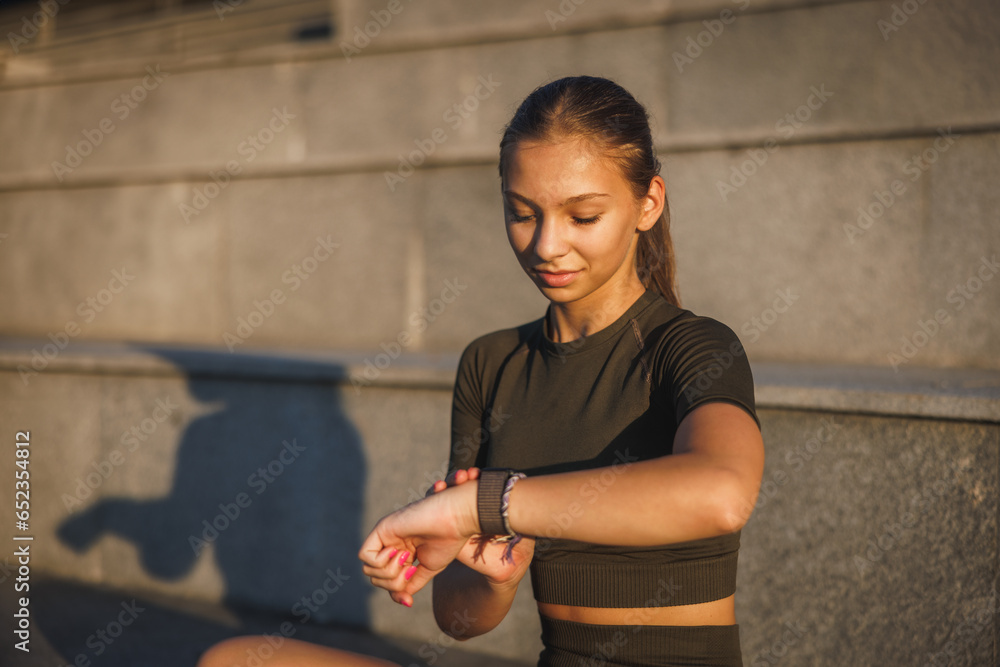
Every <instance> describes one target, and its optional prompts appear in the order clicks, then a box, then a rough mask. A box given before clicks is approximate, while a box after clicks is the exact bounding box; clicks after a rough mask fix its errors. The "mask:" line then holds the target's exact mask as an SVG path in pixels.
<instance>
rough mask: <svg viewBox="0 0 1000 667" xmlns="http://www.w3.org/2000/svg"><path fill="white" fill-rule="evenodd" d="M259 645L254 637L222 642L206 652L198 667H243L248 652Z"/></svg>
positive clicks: (199, 660) (234, 638) (235, 638)
mask: <svg viewBox="0 0 1000 667" xmlns="http://www.w3.org/2000/svg"><path fill="white" fill-rule="evenodd" d="M256 645H257V642H256V641H255V639H254V637H233V638H232V639H226V640H225V641H221V642H219V643H218V644H216V645H215V646H212V647H211V648H210V649H208V650H207V651H205V652H204V653H203V654H202V656H201V658H199V659H198V665H197V667H242V666H243V665H244V664H245V662H241V661H243V659H244V658H245V657H246V655H247V651H248V650H250V651H252V650H253V648H254V647H255V646H256Z"/></svg>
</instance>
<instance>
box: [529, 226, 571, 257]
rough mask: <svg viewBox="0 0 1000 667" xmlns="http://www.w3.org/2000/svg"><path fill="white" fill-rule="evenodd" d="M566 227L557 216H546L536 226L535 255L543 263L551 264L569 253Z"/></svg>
mask: <svg viewBox="0 0 1000 667" xmlns="http://www.w3.org/2000/svg"><path fill="white" fill-rule="evenodd" d="M565 232H566V230H565V226H564V225H562V224H560V223H559V221H558V220H557V219H556V218H555V216H544V217H542V219H541V220H540V221H539V222H538V224H537V225H536V226H535V238H534V245H535V248H534V250H535V255H536V256H537V257H538V259H540V260H541V261H543V262H551V261H553V260H555V259H558V258H560V257H562V256H563V255H565V254H566V253H567V252H569V244H568V243H567V242H566V235H565Z"/></svg>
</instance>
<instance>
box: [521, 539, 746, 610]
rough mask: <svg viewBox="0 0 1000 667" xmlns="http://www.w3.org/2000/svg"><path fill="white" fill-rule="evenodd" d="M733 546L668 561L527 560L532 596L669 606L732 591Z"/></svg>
mask: <svg viewBox="0 0 1000 667" xmlns="http://www.w3.org/2000/svg"><path fill="white" fill-rule="evenodd" d="M737 557H738V552H737V551H733V552H730V553H725V554H722V555H719V556H715V557H712V558H701V559H698V560H688V561H674V562H668V563H657V562H637V563H630V564H623V563H601V562H591V563H586V562H583V563H581V562H574V561H571V562H565V561H564V562H551V561H550V562H545V561H534V562H532V564H531V585H532V588H533V589H534V595H535V600H537V601H538V602H545V603H549V604H564V605H573V606H577V607H614V608H639V607H674V606H680V605H688V604H696V603H700V602H711V601H713V600H721V599H723V598H726V597H729V596H730V595H733V594H734V593H735V592H736V560H737Z"/></svg>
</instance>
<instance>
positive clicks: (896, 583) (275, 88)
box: [0, 0, 1000, 665]
mask: <svg viewBox="0 0 1000 667" xmlns="http://www.w3.org/2000/svg"><path fill="white" fill-rule="evenodd" d="M320 5H323V3H315V2H311V1H310V2H301V3H270V2H262V1H260V2H256V3H254V2H250V1H249V0H248V1H247V2H245V3H243V4H242V5H240V6H239V7H234V9H233V11H232V12H227V13H226V14H225V16H224V17H221V19H220V17H219V16H217V15H216V13H215V12H214V11H212V10H207V11H205V12H202V13H198V12H181V13H173V14H168V15H165V16H162V17H160V18H158V19H157V20H155V21H152V22H149V21H146V22H143V21H142V20H139V19H135V20H129V21H125V22H121V23H116V24H114V25H111V24H107V25H105V24H104V23H99V28H100V29H99V30H98V29H97V28H93V29H88V28H86V24H85V22H82V20H81V21H77V22H76V23H73V21H71V20H70V19H69V18H67V19H66V21H64V22H63V24H61V25H63V28H64V29H65V30H66V32H65V33H60V32H59V28H58V26H59V25H60V24H59V23H58V20H57V22H56V28H55V32H54V33H52V34H50V35H49V36H48V37H46V38H45V39H42V38H41V37H39V38H36V41H31V42H30V43H29V44H28V45H26V46H24V47H23V48H22V49H20V51H19V53H17V54H16V55H15V54H13V52H12V51H4V52H3V57H2V58H0V61H2V64H3V70H2V71H3V78H2V79H0V138H2V139H3V144H4V150H3V151H2V152H0V285H3V289H0V313H3V315H2V317H0V335H2V336H3V337H4V339H3V341H2V343H3V344H2V345H0V382H2V384H0V387H2V388H0V424H3V426H4V428H6V429H7V432H8V433H10V432H13V431H15V430H23V429H30V430H31V431H32V434H33V435H32V439H33V445H32V446H33V447H34V450H33V451H34V452H35V454H34V458H33V459H32V466H33V475H34V478H35V479H36V480H39V481H38V482H37V483H38V487H37V493H38V500H37V504H36V505H35V507H34V514H33V526H34V528H35V529H36V530H37V533H36V535H37V539H38V542H37V545H38V549H37V552H36V553H37V561H36V562H35V565H36V566H37V567H39V568H40V569H41V570H43V571H45V572H48V573H49V574H51V575H53V576H57V577H63V578H67V579H70V580H78V581H82V582H87V583H92V584H102V585H108V586H111V587H116V588H122V589H129V590H145V591H151V592H154V593H157V594H167V595H180V596H190V597H196V598H199V599H204V600H218V601H223V602H225V603H227V604H228V605H230V606H233V607H235V606H238V605H241V604H249V605H252V606H259V607H263V608H268V609H272V610H276V611H278V612H281V613H289V614H293V615H294V614H295V611H294V608H293V605H294V604H295V600H296V599H298V598H299V597H301V595H307V594H309V593H310V592H311V591H313V590H315V589H316V587H317V586H318V585H320V584H321V583H322V582H323V580H324V578H325V577H326V576H327V575H326V571H327V570H328V569H330V568H331V567H332V568H333V570H334V571H336V570H337V568H340V570H341V572H342V574H344V575H346V576H347V577H348V579H346V580H345V581H346V582H347V583H346V584H345V586H344V587H343V589H342V591H341V592H339V593H338V594H337V596H335V597H334V598H332V599H331V600H330V601H329V603H327V604H325V605H324V606H323V608H322V609H321V610H320V611H319V612H317V613H316V614H315V616H314V617H315V619H318V620H321V621H336V622H342V623H351V624H365V625H369V626H371V627H373V628H374V629H376V630H378V631H380V632H384V633H387V634H397V635H398V634H403V635H406V636H409V637H410V638H412V639H416V640H419V641H427V642H433V641H434V640H435V638H437V637H438V636H439V634H438V631H437V630H436V628H434V626H433V621H432V620H431V617H430V615H429V613H427V612H428V602H429V601H428V600H426V599H422V598H421V599H419V600H418V604H417V607H418V609H416V610H414V611H416V613H413V612H412V611H410V610H405V609H402V608H399V607H398V606H396V605H393V604H391V603H390V602H389V601H388V600H387V599H385V598H384V596H378V595H374V591H373V590H372V589H371V588H370V587H368V586H367V584H366V583H365V581H364V580H363V577H361V575H360V572H359V570H358V569H357V566H356V564H355V563H356V561H355V560H354V553H355V551H356V549H357V545H358V541H359V540H360V538H361V536H362V535H363V534H364V533H365V532H366V530H367V528H368V527H369V526H370V525H371V524H372V523H373V522H374V521H375V520H376V519H377V518H378V517H379V516H381V515H382V514H384V513H386V512H388V511H390V510H391V509H393V508H394V507H396V506H397V505H398V504H400V503H402V502H406V500H407V499H408V498H409V496H410V493H411V491H412V492H419V491H422V490H423V488H425V486H426V484H427V483H428V481H429V479H428V478H429V477H433V476H434V473H436V472H438V471H439V470H440V468H441V466H442V464H443V461H444V456H445V450H446V447H447V443H446V439H447V419H448V414H447V412H448V411H447V407H448V400H449V399H448V389H449V386H450V382H451V377H452V373H453V368H454V362H455V355H456V354H457V352H458V351H460V350H461V348H462V347H463V346H464V345H465V344H466V343H467V342H468V341H469V340H470V339H471V338H472V337H474V336H476V335H478V334H480V333H483V332H486V331H489V330H493V329H497V328H500V327H506V326H511V325H513V324H516V323H520V322H523V321H526V320H528V319H533V318H535V317H538V316H539V315H540V313H541V312H542V310H543V308H544V306H545V302H544V300H543V299H542V298H541V297H540V296H539V295H538V294H537V292H536V291H535V290H534V288H533V287H531V285H530V284H529V283H528V281H526V280H525V279H524V278H523V277H522V276H521V275H520V272H519V271H518V268H517V265H516V262H515V261H514V258H513V257H512V255H511V253H510V251H509V250H508V248H507V244H506V239H505V237H504V233H503V226H502V220H501V214H500V200H499V196H498V194H499V193H498V182H497V176H496V164H495V160H496V155H495V154H496V145H497V142H498V139H499V133H500V130H501V128H502V126H503V124H504V123H505V122H506V120H507V119H508V117H509V115H510V114H511V112H512V111H513V109H514V107H515V105H516V104H517V102H518V101H519V100H520V99H522V98H523V96H524V95H525V94H527V93H528V92H529V91H530V90H531V89H532V88H534V87H535V86H536V85H538V84H540V83H543V82H545V81H548V80H550V79H552V78H555V77H558V76H563V75H568V74H579V73H591V74H599V75H604V76H609V77H612V78H614V79H616V80H618V81H620V82H621V83H622V84H624V85H625V86H626V87H627V88H629V89H630V90H631V91H632V92H633V93H635V94H636V96H637V97H638V98H639V99H640V100H641V101H643V102H644V103H646V104H647V106H648V108H649V110H650V112H651V113H652V115H653V120H654V124H655V132H656V140H657V144H658V146H659V147H660V149H661V153H662V157H663V162H664V169H663V174H664V177H665V178H666V179H667V182H668V187H669V189H670V195H671V206H672V210H673V214H674V217H673V230H674V236H675V243H676V249H677V254H678V257H679V260H678V261H679V268H680V282H681V292H682V297H683V299H684V301H685V304H686V305H687V306H688V307H690V308H691V309H693V310H695V311H696V312H699V313H702V314H706V315H711V316H714V317H717V318H719V319H721V320H722V321H724V322H727V323H728V324H730V325H731V326H732V327H733V328H734V329H735V330H736V331H737V332H738V333H739V334H740V335H741V337H742V338H743V341H744V343H745V344H746V346H747V348H748V352H749V355H750V358H751V361H752V362H753V364H754V367H755V373H756V377H757V380H758V383H757V385H758V398H759V400H760V404H761V406H762V408H763V411H762V422H763V424H764V435H765V439H766V442H767V447H768V463H767V471H766V472H765V485H764V487H763V489H762V502H761V503H760V504H759V505H758V509H757V512H756V513H755V515H754V518H753V519H752V520H751V524H750V525H749V526H748V528H747V530H746V532H745V535H744V552H743V557H742V564H741V574H740V582H739V586H740V596H739V605H740V608H739V614H740V620H741V623H742V624H743V628H744V630H743V647H744V652H745V655H746V658H747V662H748V663H749V664H779V663H782V662H784V663H785V664H803V665H804V664H817V665H822V664H897V663H898V664H923V662H931V661H932V659H934V656H936V655H938V654H942V652H943V653H944V656H945V657H940V656H939V657H938V663H939V664H944V663H946V662H947V660H946V659H945V658H947V659H950V660H952V661H953V662H954V664H991V662H993V661H995V659H996V656H997V651H998V648H997V647H998V637H1000V631H998V628H1000V623H998V619H997V616H996V613H995V612H996V598H995V591H996V584H997V575H998V571H997V565H996V564H997V562H998V560H997V556H998V553H997V546H996V545H997V539H998V537H997V525H996V521H997V510H998V507H997V505H996V502H997V501H996V498H997V497H998V496H997V486H998V484H1000V480H998V478H997V470H998V458H997V457H998V445H1000V435H998V431H997V424H998V423H1000V407H998V405H1000V377H998V375H997V371H1000V335H998V324H997V317H996V314H997V312H1000V280H994V279H993V278H995V277H996V276H997V273H998V272H1000V266H998V265H997V255H1000V217H998V216H1000V196H998V194H997V191H996V188H995V187H993V184H994V182H995V181H996V177H997V175H998V173H1000V74H998V72H1000V67H998V65H1000V42H997V40H996V35H997V34H998V32H1000V30H998V29H1000V11H998V10H997V8H996V6H995V3H992V2H989V1H988V0H960V1H956V2H952V3H949V4H943V3H937V2H925V3H918V2H915V1H914V2H910V1H908V2H895V3H893V2H865V1H861V2H835V1H831V2H808V1H804V0H770V1H765V0H760V1H759V2H753V1H751V2H749V3H747V2H742V1H740V2H727V1H722V0H718V1H715V0H712V1H705V2H695V1H694V0H683V1H675V2H637V1H629V2H615V3H611V2H598V1H597V0H588V1H586V2H582V3H580V4H576V3H573V2H569V1H568V0H566V1H564V2H562V3H558V2H545V3H529V2H514V3H503V4H497V3H477V4H472V3H461V2H455V1H446V0H437V1H436V2H429V1H423V2H420V3H412V4H411V3H409V2H407V1H406V0H404V2H403V3H402V4H401V5H400V7H401V11H400V12H399V13H398V14H394V15H392V20H391V21H390V22H388V23H387V24H386V25H384V26H380V27H379V28H378V31H377V32H378V34H377V35H375V36H374V37H372V38H370V40H369V41H368V42H364V41H363V40H359V41H358V42H357V43H354V39H355V36H356V35H357V32H356V30H355V29H356V28H357V29H358V30H362V31H363V30H364V29H365V27H366V25H367V24H368V23H369V22H370V21H373V20H375V19H374V18H373V15H372V13H371V12H375V13H376V16H382V17H383V18H384V15H383V14H380V12H382V11H383V10H384V8H385V7H386V6H387V4H386V3H385V2H377V1H375V0H372V1H370V2H361V1H355V2H346V1H345V2H339V3H331V4H326V5H323V7H326V8H328V14H324V13H323V7H321V6H320ZM904 7H905V8H904ZM907 9H909V10H910V12H909V13H907ZM12 11H13V12H14V13H11V12H12ZM324 16H326V18H325V19H324V18H323V17H324ZM3 17H6V23H5V25H8V26H14V27H13V28H11V29H12V30H16V29H17V26H18V25H21V24H20V20H21V17H20V15H18V14H17V10H16V9H14V10H7V11H6V13H4V14H3ZM3 17H0V21H4V20H5V19H4V18H3ZM904 19H905V20H904ZM74 20H76V19H74ZM315 20H329V21H331V22H332V24H333V25H334V27H335V30H336V32H335V33H334V35H333V38H332V39H331V40H330V41H329V42H325V43H317V42H301V43H288V42H287V41H282V38H281V35H282V34H291V33H292V32H294V31H295V30H297V29H299V28H301V27H302V26H305V25H308V24H310V22H311V21H315ZM67 25H68V26H69V27H67ZM373 25H374V24H373ZM275 26H284V28H283V29H282V30H279V29H277V28H276V27H275ZM368 27H369V29H370V32H373V33H374V32H375V29H374V28H372V27H370V26H368ZM285 28H287V30H285ZM895 28H898V29H895ZM7 33H8V30H7V29H4V30H3V34H7ZM60 34H63V35H64V37H65V39H61V38H60ZM46 40H47V41H46ZM699 42H700V44H699ZM347 45H350V47H351V48H347ZM355 50H356V51H357V52H355ZM477 94H478V97H477ZM456 105H458V108H457V109H456ZM463 105H464V107H463ZM431 149H433V150H431ZM74 153H76V154H79V159H78V158H77V157H76V156H74ZM82 153H88V154H87V155H82ZM418 162H419V163H420V164H419V165H414V163H418ZM411 166H414V168H413V170H412V173H411V170H410V167H411ZM121 341H130V343H129V344H121ZM104 343H107V344H106V345H105V344H104ZM186 347H194V348H196V349H197V350H199V351H197V352H191V351H190V350H185V349H184V348H186ZM397 351H398V355H399V356H398V358H395V357H397ZM379 354H383V355H386V357H383V358H381V360H380V358H379V357H378V356H377V355H379ZM388 357H394V358H393V359H392V361H391V363H389V365H388V367H386V368H384V369H381V370H378V369H374V368H373V367H372V366H371V364H373V363H375V362H376V361H379V363H380V365H383V364H382V363H381V362H382V361H385V360H387V359H388ZM366 369H367V372H368V375H367V376H365V372H366ZM359 378H365V382H363V383H362V382H360V380H359ZM352 380H353V381H352ZM362 385H363V386H362ZM158 401H159V402H160V404H158ZM163 405H167V406H170V409H169V415H167V414H166V412H165V411H164V408H163ZM175 405H176V407H173V406H175ZM164 415H166V416H165V417H164V419H163V420H162V421H157V419H156V418H157V417H158V416H164ZM831 424H832V426H831ZM144 427H145V428H146V429H147V430H149V429H152V430H151V431H150V432H148V433H146V432H144V431H143V428H144ZM133 428H136V429H138V433H139V435H135V437H136V439H137V440H138V438H139V437H140V435H141V436H144V437H145V439H142V440H138V443H137V442H136V440H133V439H131V438H130V437H129V435H128V434H129V433H130V432H131V430H132V429H133ZM828 436H829V437H828ZM286 441H287V442H292V441H294V443H293V444H295V447H292V450H289V449H287V448H286V449H285V450H284V451H285V452H286V453H285V454H284V457H285V459H286V461H287V460H288V457H290V456H292V453H291V452H292V451H293V450H294V452H295V453H298V454H299V456H298V457H294V458H292V459H291V462H289V463H287V464H286V463H281V458H280V457H281V456H282V451H283V450H282V447H284V446H285V445H283V444H282V443H283V442H286ZM299 446H304V447H305V449H303V450H298V449H296V448H297V447H299ZM116 452H117V454H116ZM116 461H117V462H116ZM274 461H278V462H279V463H281V465H280V466H279V465H278V464H275V469H276V470H277V469H280V470H281V475H279V476H276V477H274V478H273V479H274V481H273V483H272V482H268V483H267V484H265V485H264V486H263V488H262V493H260V494H257V493H256V490H257V489H258V488H261V486H259V480H260V477H258V478H255V480H256V481H254V482H253V483H251V476H252V475H253V474H254V473H255V472H256V471H257V470H258V468H260V467H262V466H263V467H264V469H265V470H266V469H267V465H268V464H271V463H272V462H274ZM11 464H12V463H11V461H8V460H2V461H0V474H2V475H4V476H5V477H6V476H8V475H10V474H11V473H12V470H11V469H10V466H11ZM109 465H110V466H111V468H110V469H109V468H108V466H109ZM108 470H110V474H108V475H107V478H106V479H105V476H104V475H102V471H108ZM93 475H98V476H99V478H98V477H91V478H92V480H93V481H95V484H94V485H93V486H94V488H90V487H89V486H87V479H88V476H93ZM81 483H83V485H84V486H83V487H80V484H81ZM78 490H79V493H77V492H78ZM87 491H89V495H88V494H87ZM240 493H247V494H248V497H249V499H250V500H251V501H252V502H250V503H249V504H248V505H247V506H246V507H244V508H242V510H241V515H240V517H239V518H238V519H236V520H233V521H232V525H231V527H227V528H226V529H225V530H224V531H223V532H222V533H221V534H220V535H219V537H218V539H217V541H216V542H214V543H213V544H211V545H210V546H209V547H207V548H206V549H205V550H204V551H201V550H198V552H197V553H195V551H196V550H195V549H193V548H192V547H191V543H190V537H191V536H192V534H193V532H196V531H198V530H199V526H202V527H203V524H202V523H201V522H202V521H203V520H207V521H209V522H211V521H212V520H214V519H215V518H216V517H217V516H218V514H219V512H220V509H219V504H220V503H222V504H223V505H227V504H228V503H231V502H234V501H235V499H236V497H237V496H238V495H239V494H240ZM71 494H77V495H79V496H84V495H86V497H80V498H78V500H79V501H80V504H79V505H77V504H76V503H73V502H70V501H68V500H67V499H68V498H69V497H70V495H71ZM9 511H10V510H9V508H8V505H0V521H2V522H3V525H4V526H9V525H12V520H11V517H10V516H9ZM907 512H910V514H906V513H907ZM220 523H224V521H221V520H220ZM4 530H5V531H9V528H5V529H4ZM262 536H266V545H267V546H266V548H262V546H261V545H262V539H263V538H262ZM532 607H533V605H532V604H531V601H530V595H527V591H524V592H522V595H521V597H520V598H519V600H518V603H517V606H516V608H515V612H514V613H513V615H512V616H511V618H509V619H508V620H507V621H505V623H504V625H503V626H502V627H501V629H500V630H499V631H498V632H496V633H492V634H491V635H490V636H488V637H486V638H483V639H480V640H476V641H474V642H472V645H471V648H474V649H481V650H483V651H488V652H494V653H500V654H505V655H508V656H511V657H516V658H520V659H524V660H526V661H530V659H531V657H532V656H533V655H534V654H535V653H536V652H537V649H538V643H537V620H536V618H535V615H534V612H533V609H532ZM789 624H791V625H789ZM789 633H791V634H789ZM768 651H770V653H768ZM963 661H964V662H963ZM932 664H933V663H932Z"/></svg>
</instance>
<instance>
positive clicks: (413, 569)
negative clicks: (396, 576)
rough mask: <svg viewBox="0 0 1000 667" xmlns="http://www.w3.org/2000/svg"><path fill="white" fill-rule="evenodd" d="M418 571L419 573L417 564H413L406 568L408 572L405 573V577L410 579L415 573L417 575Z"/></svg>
mask: <svg viewBox="0 0 1000 667" xmlns="http://www.w3.org/2000/svg"><path fill="white" fill-rule="evenodd" d="M416 573H417V566H416V565H411V566H410V567H408V568H406V572H405V573H404V574H403V579H406V580H407V581H409V580H410V579H412V578H413V575H415V574H416Z"/></svg>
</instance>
